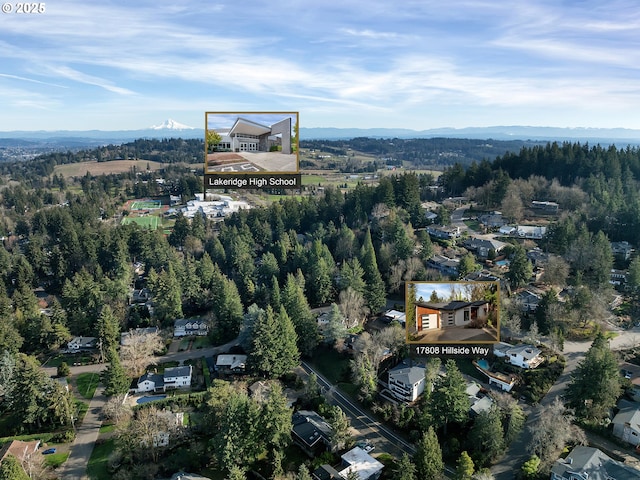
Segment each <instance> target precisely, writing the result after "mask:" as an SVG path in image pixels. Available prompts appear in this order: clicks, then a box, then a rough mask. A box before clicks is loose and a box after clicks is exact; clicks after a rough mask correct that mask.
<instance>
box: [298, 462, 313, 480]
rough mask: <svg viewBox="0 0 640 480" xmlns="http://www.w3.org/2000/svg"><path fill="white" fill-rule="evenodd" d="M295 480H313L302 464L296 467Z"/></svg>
mask: <svg viewBox="0 0 640 480" xmlns="http://www.w3.org/2000/svg"><path fill="white" fill-rule="evenodd" d="M295 480H313V478H312V477H311V473H310V472H309V469H308V468H307V466H306V465H305V464H304V463H302V464H300V466H299V467H298V473H297V474H296V478H295Z"/></svg>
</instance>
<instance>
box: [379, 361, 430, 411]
mask: <svg viewBox="0 0 640 480" xmlns="http://www.w3.org/2000/svg"><path fill="white" fill-rule="evenodd" d="M388 387H389V391H391V394H392V395H393V396H394V397H395V398H397V399H398V400H400V401H403V402H414V401H415V400H417V398H418V397H419V396H420V395H421V394H422V392H424V388H425V379H424V367H418V366H411V367H409V366H406V365H404V364H400V365H398V366H397V367H396V368H393V369H391V370H389V381H388Z"/></svg>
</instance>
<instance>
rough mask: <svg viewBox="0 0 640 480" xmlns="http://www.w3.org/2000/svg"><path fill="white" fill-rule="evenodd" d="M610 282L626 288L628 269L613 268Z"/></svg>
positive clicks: (617, 286) (615, 285) (610, 273)
mask: <svg viewBox="0 0 640 480" xmlns="http://www.w3.org/2000/svg"><path fill="white" fill-rule="evenodd" d="M609 283H610V284H611V285H613V286H614V287H616V288H620V289H624V287H625V286H626V284H627V271H626V270H618V269H616V268H612V269H611V271H610V272H609Z"/></svg>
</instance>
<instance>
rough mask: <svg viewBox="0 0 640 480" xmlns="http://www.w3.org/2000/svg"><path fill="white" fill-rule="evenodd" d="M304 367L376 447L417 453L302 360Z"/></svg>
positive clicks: (400, 453) (392, 452)
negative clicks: (314, 376)
mask: <svg viewBox="0 0 640 480" xmlns="http://www.w3.org/2000/svg"><path fill="white" fill-rule="evenodd" d="M302 368H303V369H304V371H305V372H306V373H307V374H310V373H315V374H316V376H317V377H318V384H319V385H320V387H321V388H322V391H323V393H324V394H325V396H326V397H327V398H328V399H329V401H331V403H333V404H335V405H338V406H339V407H340V408H341V409H342V411H343V412H344V413H345V414H346V415H347V416H348V417H349V419H350V421H351V426H352V427H353V428H355V429H356V430H358V432H360V433H361V435H362V436H363V437H364V438H365V439H367V440H370V441H371V442H372V443H373V444H374V445H375V446H376V448H378V449H380V450H382V451H384V452H388V453H391V454H395V455H396V456H398V457H400V456H401V455H402V454H403V453H407V454H409V455H411V456H412V455H413V454H414V453H415V451H416V449H415V447H414V446H413V445H411V444H410V443H409V442H407V441H405V440H404V439H403V438H401V437H400V436H398V435H396V434H395V433H394V432H392V431H391V430H390V429H389V428H387V427H385V426H384V425H383V424H381V423H380V422H378V421H377V420H375V419H373V418H371V417H370V416H369V415H368V414H367V413H366V412H364V411H362V410H361V409H360V408H359V407H358V406H357V405H355V404H354V403H353V402H352V401H351V400H349V399H348V398H347V397H345V396H344V395H343V394H342V393H340V391H339V390H338V389H336V388H335V387H334V386H333V385H332V384H331V383H330V382H329V381H328V380H327V379H326V378H324V377H323V376H322V375H321V374H320V373H318V372H317V371H315V370H314V369H313V368H311V366H309V365H308V364H307V363H305V362H302Z"/></svg>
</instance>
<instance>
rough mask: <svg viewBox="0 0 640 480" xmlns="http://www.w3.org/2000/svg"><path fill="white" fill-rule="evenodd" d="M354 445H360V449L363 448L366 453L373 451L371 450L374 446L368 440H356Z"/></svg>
mask: <svg viewBox="0 0 640 480" xmlns="http://www.w3.org/2000/svg"><path fill="white" fill-rule="evenodd" d="M356 447H360V448H361V449H362V450H364V451H365V452H367V453H370V452H373V450H374V449H375V448H376V447H375V445H374V444H373V443H371V442H368V441H362V442H357V443H356Z"/></svg>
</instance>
